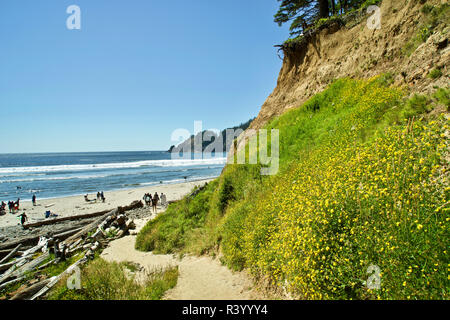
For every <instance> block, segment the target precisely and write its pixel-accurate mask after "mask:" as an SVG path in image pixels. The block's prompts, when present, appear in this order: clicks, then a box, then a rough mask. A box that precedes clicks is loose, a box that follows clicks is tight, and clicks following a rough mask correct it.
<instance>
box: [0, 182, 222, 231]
mask: <svg viewBox="0 0 450 320" xmlns="http://www.w3.org/2000/svg"><path fill="white" fill-rule="evenodd" d="M214 179H216V178H210V179H202V180H195V181H188V182H182V183H168V184H156V185H151V186H145V187H142V186H141V187H136V188H129V189H119V190H114V191H105V198H106V201H105V202H104V203H103V202H101V201H100V202H94V201H92V202H86V201H85V200H84V195H74V196H66V197H56V198H49V199H39V198H37V201H36V203H37V205H36V206H33V205H32V203H31V200H28V201H26V200H21V202H20V210H19V211H18V212H16V213H15V214H11V213H9V210H8V208H7V211H6V214H5V215H4V216H0V228H6V227H12V226H18V225H19V219H18V215H19V214H22V213H23V212H25V213H26V214H27V216H28V223H33V222H38V221H43V220H46V219H45V216H44V215H45V212H46V211H47V210H50V211H51V212H52V213H54V214H57V215H58V218H62V217H68V216H76V215H79V214H89V213H94V212H99V211H104V210H113V209H115V208H117V207H119V206H126V205H129V204H130V203H131V202H133V201H135V200H142V198H143V196H144V194H145V193H148V192H149V193H151V194H152V195H153V194H154V193H155V192H158V195H161V193H164V194H166V197H167V201H173V200H180V199H181V198H183V197H184V196H185V195H186V194H188V193H189V192H190V191H191V190H192V189H193V188H194V187H195V186H199V185H203V184H205V183H206V182H210V181H212V180H214ZM89 198H90V199H95V198H96V193H90V194H89ZM158 207H159V206H158ZM160 211H161V208H160V207H159V208H158V212H160Z"/></svg>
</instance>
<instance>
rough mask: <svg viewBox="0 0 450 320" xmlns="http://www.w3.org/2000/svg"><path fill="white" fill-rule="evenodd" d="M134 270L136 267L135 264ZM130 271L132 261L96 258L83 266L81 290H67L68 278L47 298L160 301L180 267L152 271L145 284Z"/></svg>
mask: <svg viewBox="0 0 450 320" xmlns="http://www.w3.org/2000/svg"><path fill="white" fill-rule="evenodd" d="M131 269H133V270H135V267H134V266H133V267H131ZM127 270H130V263H116V262H106V261H105V260H103V259H101V258H96V259H95V260H94V261H92V262H91V263H89V264H88V265H87V266H86V267H84V268H83V269H82V271H81V286H82V288H81V289H80V290H70V289H68V288H67V286H66V281H67V277H65V278H64V279H62V280H61V281H60V283H59V284H58V285H57V286H55V288H54V289H53V290H52V291H51V292H50V294H49V297H48V299H49V300H160V299H161V298H162V297H163V295H164V293H165V292H166V291H167V290H169V289H171V288H173V287H174V286H175V285H176V283H177V279H178V268H177V267H174V268H169V269H167V270H156V271H153V272H151V273H149V274H147V278H146V280H145V283H143V284H139V283H137V282H136V281H135V279H134V276H132V275H130V274H129V272H127ZM133 270H130V271H133Z"/></svg>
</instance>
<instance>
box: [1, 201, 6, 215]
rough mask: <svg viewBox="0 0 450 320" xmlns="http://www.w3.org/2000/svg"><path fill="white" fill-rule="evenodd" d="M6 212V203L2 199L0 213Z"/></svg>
mask: <svg viewBox="0 0 450 320" xmlns="http://www.w3.org/2000/svg"><path fill="white" fill-rule="evenodd" d="M4 214H6V203H4V202H3V201H2V205H1V206H0V215H4Z"/></svg>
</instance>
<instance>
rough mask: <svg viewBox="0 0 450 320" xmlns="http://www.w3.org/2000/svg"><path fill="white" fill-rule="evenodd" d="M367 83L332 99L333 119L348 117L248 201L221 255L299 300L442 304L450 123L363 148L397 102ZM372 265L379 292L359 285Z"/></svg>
mask: <svg viewBox="0 0 450 320" xmlns="http://www.w3.org/2000/svg"><path fill="white" fill-rule="evenodd" d="M371 81H373V80H369V81H368V82H366V81H360V82H358V84H357V86H356V87H353V88H352V90H347V91H345V92H344V93H343V94H342V96H340V97H337V99H338V101H336V104H335V105H334V106H333V108H334V110H335V112H339V110H340V109H345V108H347V107H348V105H352V106H353V107H352V109H351V110H352V111H351V112H349V113H348V114H347V116H346V117H345V119H343V120H342V121H341V122H340V123H339V124H338V125H336V127H335V128H333V131H332V133H330V136H329V137H328V138H327V139H326V140H325V142H324V143H322V144H321V145H320V146H319V147H317V148H315V149H312V150H308V151H306V150H305V151H302V152H300V154H299V155H298V160H297V161H296V163H295V165H294V166H293V167H291V168H290V170H288V171H287V172H284V173H282V174H281V175H280V176H279V177H277V178H276V179H275V181H276V183H273V187H272V189H271V194H267V193H266V194H265V195H263V196H261V197H258V198H257V199H255V200H254V201H253V202H252V203H251V204H248V206H249V207H250V208H251V209H249V210H251V211H252V212H253V214H249V215H247V216H246V218H245V219H246V220H245V222H244V223H242V226H243V228H244V230H243V231H242V233H241V234H240V236H239V237H237V236H236V238H235V239H234V242H233V245H232V246H228V247H226V249H227V248H228V251H227V250H225V255H226V256H228V257H233V256H236V257H240V258H241V259H244V260H245V265H246V266H247V267H249V268H250V269H251V270H252V271H253V272H254V273H255V274H258V275H264V276H265V277H269V278H270V279H271V280H272V281H273V282H274V283H276V284H278V285H280V286H285V287H286V288H287V289H288V290H289V291H290V292H291V293H293V294H295V295H296V296H297V297H299V298H303V299H380V298H381V299H408V298H409V299H429V298H434V299H442V298H444V299H448V292H449V286H448V284H449V283H448V281H449V280H448V268H449V257H448V254H447V251H446V250H447V248H448V245H449V233H448V226H449V218H448V217H449V215H448V193H449V188H448V172H447V170H448V161H447V160H446V159H448V140H447V139H446V132H448V130H449V126H448V120H446V119H445V118H443V117H441V118H439V119H436V120H435V121H426V120H424V119H415V120H414V119H410V120H409V121H408V122H407V123H405V124H403V125H397V126H390V127H388V128H387V129H385V130H383V131H382V132H381V133H378V134H374V135H372V136H371V139H366V140H365V141H363V140H362V139H361V138H360V137H361V132H362V131H363V130H364V129H365V128H366V127H367V126H368V125H369V122H370V121H373V118H375V117H379V116H380V108H382V107H384V108H385V107H386V104H389V103H391V102H392V101H394V100H395V99H396V98H398V95H399V92H398V91H397V90H395V89H391V88H387V87H383V86H370V88H368V84H370V83H371ZM369 89H370V90H369ZM280 134H281V135H282V134H283V131H282V128H280ZM241 209H242V208H241ZM236 210H239V209H236ZM230 241H231V240H230ZM370 265H376V266H378V267H379V268H380V270H381V274H380V279H381V286H380V289H379V290H370V289H368V288H367V287H366V286H365V281H366V280H367V279H368V277H369V276H370V274H368V273H367V268H368V266H370Z"/></svg>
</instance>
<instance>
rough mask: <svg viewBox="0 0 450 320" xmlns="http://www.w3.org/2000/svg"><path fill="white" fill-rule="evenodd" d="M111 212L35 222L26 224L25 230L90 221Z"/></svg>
mask: <svg viewBox="0 0 450 320" xmlns="http://www.w3.org/2000/svg"><path fill="white" fill-rule="evenodd" d="M109 211H111V210H104V211H100V212H94V213H87V214H80V215H76V216H70V217H62V218H56V219H50V220H44V221H39V222H34V223H27V224H24V225H23V227H24V228H25V229H28V228H34V227H41V226H45V225H50V224H56V223H60V222H64V221H73V220H80V219H90V218H95V217H99V216H102V215H104V214H105V213H108V212H109Z"/></svg>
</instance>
